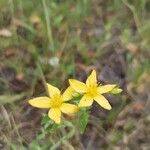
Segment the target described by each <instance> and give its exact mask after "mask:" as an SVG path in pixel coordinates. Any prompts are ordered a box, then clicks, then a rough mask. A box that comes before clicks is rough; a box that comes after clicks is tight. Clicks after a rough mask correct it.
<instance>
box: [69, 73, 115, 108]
mask: <svg viewBox="0 0 150 150" xmlns="http://www.w3.org/2000/svg"><path fill="white" fill-rule="evenodd" d="M69 83H70V86H71V87H72V88H73V89H74V90H75V91H76V92H78V93H81V94H83V97H82V98H81V100H80V102H79V107H88V106H91V105H92V103H93V100H95V101H96V102H97V103H98V104H99V105H100V106H101V107H103V108H105V109H108V110H110V109H111V105H110V104H109V102H108V100H107V99H106V98H105V97H104V96H103V95H102V94H104V93H108V92H111V91H112V90H113V89H114V88H115V87H116V85H115V84H108V85H103V86H102V85H98V83H97V79H96V71H95V70H93V71H92V73H91V74H90V76H89V77H88V78H87V80H86V83H83V82H80V81H78V80H75V79H69Z"/></svg>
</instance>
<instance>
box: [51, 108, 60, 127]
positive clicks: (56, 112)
mask: <svg viewBox="0 0 150 150" xmlns="http://www.w3.org/2000/svg"><path fill="white" fill-rule="evenodd" d="M48 116H49V117H50V118H51V119H52V120H53V121H54V122H55V123H57V124H59V123H60V121H61V111H60V109H59V108H51V109H50V110H49V112H48Z"/></svg>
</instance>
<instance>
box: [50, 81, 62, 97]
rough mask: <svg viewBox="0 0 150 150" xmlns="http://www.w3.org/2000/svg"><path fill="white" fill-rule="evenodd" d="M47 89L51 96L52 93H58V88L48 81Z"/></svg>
mask: <svg viewBox="0 0 150 150" xmlns="http://www.w3.org/2000/svg"><path fill="white" fill-rule="evenodd" d="M47 89H48V94H49V96H50V97H53V96H54V95H60V90H59V89H58V88H57V87H55V86H53V85H51V84H49V83H47Z"/></svg>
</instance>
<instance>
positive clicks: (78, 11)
mask: <svg viewBox="0 0 150 150" xmlns="http://www.w3.org/2000/svg"><path fill="white" fill-rule="evenodd" d="M149 7H150V3H149V2H148V0H139V1H134V0H131V1H129V0H122V1H118V0H113V1H110V0H109V1H99V0H92V1H90V0H76V1H73V0H62V1H60V0H52V1H48V0H42V1H41V0H32V1H27V0H26V1H23V0H8V1H6V0H1V1H0V33H1V34H0V35H1V36H0V61H1V62H0V70H1V74H0V94H1V96H0V104H1V105H2V108H1V109H2V114H3V116H2V117H0V123H1V125H0V126H1V127H0V142H1V140H2V141H4V142H5V143H7V145H8V147H9V146H11V147H12V149H18V146H17V144H16V143H19V144H20V146H19V147H21V148H22V149H25V148H23V147H25V146H26V145H28V144H29V143H31V144H30V146H31V149H40V148H41V149H48V147H50V146H51V145H55V142H56V141H57V140H59V139H61V138H63V136H64V135H66V133H65V132H66V131H65V130H61V131H60V132H61V133H56V134H54V135H49V134H48V131H47V133H46V134H45V133H44V134H45V135H43V137H42V139H44V140H45V141H44V140H41V139H40V140H41V142H40V140H39V139H38V138H40V135H41V134H37V133H36V131H34V132H33V133H31V134H32V135H33V137H32V135H31V134H29V135H28V134H26V135H28V136H30V137H31V139H30V140H29V141H30V142H29V141H26V140H25V139H24V137H23V136H21V135H20V133H19V132H20V129H21V128H22V127H21V126H23V125H26V122H27V121H26V119H25V117H27V116H26V114H21V115H22V116H21V115H19V113H21V112H24V113H25V112H26V111H23V110H24V109H27V110H28V111H29V112H30V111H31V110H30V109H29V108H26V106H27V104H26V102H27V101H26V100H27V99H28V98H30V97H32V96H33V95H40V93H44V91H45V90H44V88H43V87H44V84H45V80H46V81H47V82H51V83H53V84H55V85H57V86H58V87H62V86H63V87H66V86H67V83H66V81H65V80H66V79H67V78H69V77H74V76H76V77H78V78H81V79H84V76H85V75H84V74H85V73H86V72H88V71H89V70H90V68H92V67H93V66H95V68H97V69H98V70H101V69H102V64H101V63H100V62H101V61H100V60H101V58H103V57H104V56H105V55H104V54H105V53H106V52H109V51H114V52H115V53H121V54H122V53H124V52H125V55H126V58H127V65H126V66H125V67H126V71H127V76H126V79H127V80H128V84H127V88H128V89H130V90H129V93H130V94H131V95H132V96H133V98H135V95H136V94H135V93H134V90H135V89H136V88H137V86H138V85H139V83H138V80H140V78H141V77H143V76H142V75H143V74H144V73H146V74H147V73H149V68H150V62H149V57H150V53H149V43H150V34H149V32H150V21H149V20H148V19H147V18H149V13H148V10H149ZM4 29H6V30H7V31H8V32H10V33H11V35H10V36H7V33H6V32H5V33H4V32H2V31H3V30H4ZM120 49H121V50H120ZM106 59H107V58H106ZM37 64H38V65H40V67H38V65H37ZM10 68H11V69H10ZM13 72H14V73H13ZM43 75H44V76H43ZM35 89H36V90H35ZM132 89H133V91H132ZM36 91H37V92H36ZM18 97H20V98H19V99H20V101H19V100H18ZM1 98H2V100H1ZM25 99H26V100H25ZM121 99H122V100H123V99H126V98H124V97H123V98H121ZM14 101H16V102H14ZM131 101H132V99H131ZM8 103H9V104H8ZM125 104H126V103H125ZM125 104H124V103H123V104H122V103H120V104H119V106H118V107H117V109H114V110H113V111H112V112H111V113H110V115H109V116H108V119H106V120H105V121H104V123H103V122H101V123H102V124H113V123H115V122H116V119H117V116H118V114H120V112H121V111H122V109H123V107H124V105H125ZM17 110H18V111H17ZM12 112H13V113H12ZM27 113H28V112H27ZM30 113H31V112H30ZM4 114H5V115H4ZM23 116H24V117H23ZM13 118H15V119H16V120H17V119H20V120H17V121H16V123H14V122H13V120H14V119H13ZM21 119H22V120H23V121H22V120H21ZM24 120H25V121H24ZM31 120H32V119H31ZM2 122H3V123H2ZM8 122H10V125H11V124H12V125H11V126H9V125H8ZM35 122H36V121H35ZM35 122H34V121H32V122H31V123H33V124H35ZM98 123H99V121H98ZM39 125H40V124H39ZM30 126H31V127H33V126H32V125H30ZM73 128H75V127H73ZM98 128H101V127H98ZM10 130H13V131H12V132H9V131H10ZM41 130H42V129H41ZM43 130H44V129H43ZM74 130H75V129H74ZM110 130H112V129H111V128H110ZM37 131H39V126H37ZM44 131H45V130H44ZM41 132H42V131H41ZM110 133H111V134H110V137H111V138H112V139H111V140H110V143H109V144H110V145H108V147H111V146H112V145H115V144H116V143H117V142H118V141H119V138H120V137H122V136H123V134H122V133H120V131H119V130H117V131H115V130H112V131H110ZM22 134H24V133H22ZM74 134H75V133H74ZM14 135H15V136H16V138H15V140H14ZM35 135H37V139H36V138H34V136H35ZM111 135H112V136H111ZM75 136H77V138H76V140H77V139H78V138H79V136H78V135H77V134H75ZM113 136H114V137H115V138H113ZM110 137H108V139H109V138H110ZM33 139H34V140H33ZM48 141H49V143H48ZM79 141H80V140H79ZM43 143H44V144H43ZM63 144H64V145H66V147H67V148H69V149H73V146H72V145H71V141H68V140H64V142H63ZM24 145H25V146H24ZM41 145H44V146H43V147H42V146H41ZM60 145H61V143H58V147H59V146H60ZM79 145H80V147H82V143H80V142H79ZM64 149H65V147H64Z"/></svg>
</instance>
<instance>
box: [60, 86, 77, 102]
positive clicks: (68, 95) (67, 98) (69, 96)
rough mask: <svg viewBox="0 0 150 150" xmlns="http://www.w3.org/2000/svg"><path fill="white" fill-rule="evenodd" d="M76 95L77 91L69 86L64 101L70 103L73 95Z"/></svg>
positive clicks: (64, 94)
mask: <svg viewBox="0 0 150 150" xmlns="http://www.w3.org/2000/svg"><path fill="white" fill-rule="evenodd" d="M74 93H75V90H74V89H73V88H72V87H71V86H69V87H68V88H67V89H66V90H65V91H64V93H63V94H62V96H63V100H64V101H69V100H70V99H72V98H73V94H74Z"/></svg>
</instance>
